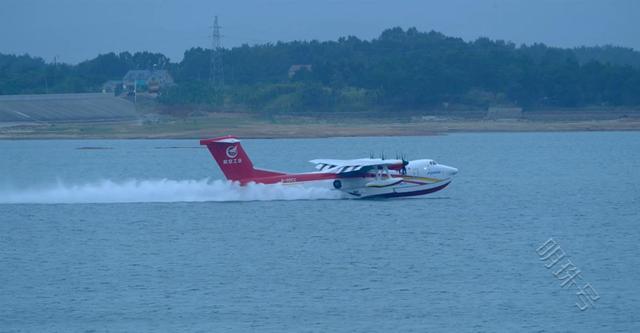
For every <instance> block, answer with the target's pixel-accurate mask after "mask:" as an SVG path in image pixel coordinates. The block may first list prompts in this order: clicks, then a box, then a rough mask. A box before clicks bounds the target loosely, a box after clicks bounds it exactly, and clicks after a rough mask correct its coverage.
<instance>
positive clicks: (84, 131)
mask: <svg viewBox="0 0 640 333" xmlns="http://www.w3.org/2000/svg"><path fill="white" fill-rule="evenodd" d="M220 120H221V119H218V118H208V119H205V120H202V119H185V120H181V121H173V122H167V123H161V124H140V123H68V124H60V123H58V124H21V125H16V126H6V127H0V140H22V139H24V140H27V139H32V140H53V139H78V140H84V139H200V138H205V137H214V136H222V135H228V134H232V135H236V136H239V137H242V138H247V139H267V138H273V139H275V138H330V137H364V136H429V135H444V134H449V133H500V132H603V131H640V118H635V117H633V118H623V119H611V120H581V121H568V120H565V121H561V120H555V121H549V120H544V121H540V120H447V121H418V122H415V121H414V122H412V121H398V120H389V119H385V120H381V119H378V120H377V121H372V120H371V119H347V120H345V121H344V122H340V123H336V122H322V121H318V120H314V121H309V120H308V119H307V120H304V119H297V120H298V121H297V122H295V121H294V122H270V121H265V120H256V119H244V118H239V119H234V120H233V121H228V119H227V121H220ZM293 120H296V119H293Z"/></svg>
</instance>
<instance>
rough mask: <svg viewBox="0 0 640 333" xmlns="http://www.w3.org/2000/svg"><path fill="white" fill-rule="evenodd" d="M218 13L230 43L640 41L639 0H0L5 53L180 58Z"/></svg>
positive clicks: (639, 44)
mask: <svg viewBox="0 0 640 333" xmlns="http://www.w3.org/2000/svg"><path fill="white" fill-rule="evenodd" d="M214 15H218V16H219V20H220V24H221V26H222V28H223V30H222V33H223V35H224V38H223V44H224V46H225V47H230V46H237V45H241V44H243V43H249V44H255V43H265V42H275V41H278V40H282V41H289V40H310V39H319V40H328V39H336V38H338V37H340V36H347V35H355V36H357V37H360V38H366V39H370V38H373V37H376V36H378V35H379V34H380V32H381V31H382V30H384V29H386V28H389V27H393V26H401V27H403V28H408V27H412V26H415V27H417V28H418V29H419V30H421V31H429V30H436V31H440V32H443V33H444V34H446V35H449V36H456V37H462V38H464V39H465V40H470V39H475V38H477V37H480V36H485V37H489V38H492V39H505V40H509V41H513V42H515V43H517V44H520V43H533V42H543V43H545V44H548V45H553V46H564V47H570V46H579V45H603V44H614V45H620V46H627V47H632V48H635V49H636V50H640V0H440V1H431V0H395V1H394V0H351V1H338V0H325V1H320V0H316V1H307V0H297V1H296V0H268V1H267V0H264V1H259V0H235V1H215V0H184V1H180V0H154V1H152V0H0V53H18V54H23V53H29V54H31V55H35V56H40V57H43V58H45V60H47V61H52V59H53V57H54V56H58V58H59V59H61V60H62V61H64V62H70V63H76V62H79V61H82V60H86V59H90V58H93V57H95V56H96V55H98V54H100V53H106V52H110V51H116V52H120V51H132V52H133V51H142V50H147V51H154V52H162V53H164V54H165V55H167V56H169V57H170V58H171V59H172V61H180V60H181V59H182V54H183V52H184V51H185V50H186V49H188V48H190V47H193V46H205V47H207V46H208V45H209V44H210V40H209V36H210V35H211V33H210V27H211V25H212V21H213V16H214Z"/></svg>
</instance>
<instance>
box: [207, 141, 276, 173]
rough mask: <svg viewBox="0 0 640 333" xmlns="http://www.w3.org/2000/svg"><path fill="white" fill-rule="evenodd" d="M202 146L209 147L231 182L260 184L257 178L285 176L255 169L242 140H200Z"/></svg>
mask: <svg viewBox="0 0 640 333" xmlns="http://www.w3.org/2000/svg"><path fill="white" fill-rule="evenodd" d="M200 144H201V145H206V146H207V148H208V149H209V151H210V152H211V155H213V158H214V159H215V160H216V162H217V163H218V165H219V166H220V169H222V172H223V173H224V175H225V177H227V179H229V180H234V181H240V182H242V183H246V182H249V181H256V182H260V181H257V180H256V178H259V177H269V176H278V175H283V174H282V173H278V172H271V171H266V170H260V169H255V168H254V167H253V163H251V160H250V159H249V156H248V155H247V153H246V152H245V151H244V149H242V146H241V145H240V140H238V139H237V138H236V137H234V136H230V135H229V136H223V137H219V138H213V139H206V140H200Z"/></svg>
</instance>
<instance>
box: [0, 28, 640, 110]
mask: <svg viewBox="0 0 640 333" xmlns="http://www.w3.org/2000/svg"><path fill="white" fill-rule="evenodd" d="M639 59H640V53H639V52H637V51H634V50H632V49H626V48H619V47H583V48H576V49H562V48H554V47H548V46H545V45H543V44H534V45H522V46H516V45H515V44H513V43H509V42H504V41H494V40H490V39H487V38H480V39H477V40H474V41H469V42H466V41H464V40H462V39H460V38H453V37H447V36H445V35H443V34H441V33H438V32H433V31H432V32H419V31H417V30H416V29H414V28H411V29H408V30H403V29H401V28H393V29H389V30H385V31H384V32H382V34H381V35H380V36H379V37H378V38H375V39H373V40H361V39H358V38H356V37H346V38H340V39H339V40H337V41H325V42H319V41H309V42H307V41H305V42H300V41H295V42H286V43H284V42H278V43H275V44H263V45H253V46H249V45H243V46H241V47H235V48H231V49H225V50H224V54H223V63H224V80H225V89H224V92H219V91H215V90H214V89H213V88H211V86H210V85H209V84H208V81H207V80H208V78H209V69H210V63H209V60H210V51H209V50H206V49H202V48H192V49H190V50H187V51H186V52H185V54H184V58H183V60H182V61H181V62H179V63H172V62H170V61H169V59H167V58H166V57H165V56H164V55H162V54H157V53H148V52H142V53H136V54H130V53H128V52H124V53H120V54H115V53H109V54H103V55H100V56H98V57H96V58H95V59H92V60H88V61H85V62H82V63H80V64H77V65H67V64H52V63H45V62H44V61H43V60H42V59H40V58H33V57H30V56H26V55H25V56H14V55H0V94H22V93H44V92H86V91H96V90H99V89H100V86H101V85H102V83H104V82H105V81H107V80H114V79H115V80H117V79H121V78H122V76H123V75H124V74H125V73H126V71H127V70H129V69H151V68H153V67H154V65H155V67H156V68H165V69H168V70H169V71H170V73H171V74H172V75H173V77H174V78H175V80H176V83H177V86H175V87H173V88H171V89H168V90H166V91H164V92H163V94H162V96H161V98H160V100H161V101H162V102H164V103H167V104H212V105H220V104H222V98H224V104H225V105H241V106H246V107H248V108H252V109H256V110H263V111H273V112H296V111H305V110H317V111H321V110H329V109H331V110H342V109H348V110H359V109H376V108H385V109H391V108H395V109H400V110H401V109H428V108H442V107H456V106H463V107H486V106H489V105H518V106H523V107H525V108H539V107H582V106H593V105H598V106H603V105H604V106H638V105H640V68H639V66H640V60H639ZM295 64H299V65H311V70H310V71H307V70H304V69H301V70H299V71H298V72H296V74H295V75H294V76H293V77H289V69H290V67H291V66H292V65H295ZM634 66H635V67H634ZM222 96H224V97H222Z"/></svg>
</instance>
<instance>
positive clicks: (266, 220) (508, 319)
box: [0, 132, 640, 332]
mask: <svg viewBox="0 0 640 333" xmlns="http://www.w3.org/2000/svg"><path fill="white" fill-rule="evenodd" d="M243 145H244V147H245V149H246V150H247V151H248V153H249V156H250V157H251V158H252V160H253V161H254V164H256V165H258V166H261V167H265V168H269V169H285V170H291V171H309V170H312V167H313V166H312V165H311V164H309V163H308V162H307V161H308V160H310V159H313V158H356V157H368V156H369V154H370V153H376V154H379V153H380V152H384V153H385V154H386V155H387V156H394V155H395V154H396V153H404V154H406V155H408V157H409V158H410V159H417V158H433V159H435V160H437V161H438V162H441V163H443V164H447V165H451V166H455V167H457V168H458V169H459V170H460V173H459V174H458V176H457V178H456V179H455V180H454V181H453V183H452V184H451V185H450V186H449V187H448V188H447V189H445V190H443V191H441V192H437V193H434V194H431V195H428V196H425V197H420V198H413V199H393V200H375V201H374V200H336V199H334V198H335V193H333V192H331V191H308V190H301V189H295V188H293V189H287V188H280V187H276V188H267V187H261V186H255V187H251V188H238V187H236V186H233V185H229V184H227V183H226V182H223V181H220V180H218V179H220V178H222V174H221V173H220V171H219V169H218V167H217V166H216V165H215V163H214V162H213V159H212V158H211V156H210V155H209V153H208V151H206V149H204V148H199V147H198V142H197V141H196V140H138V141H136V140H132V141H128V140H121V141H108V140H106V141H103V140H83V141H64V140H53V141H0V156H1V158H0V331H3V332H5V331H21V332H45V331H60V332H76V331H81V332H85V331H93V332H103V331H111V332H113V331H129V332H131V331H137V332H140V331H154V332H155V331H180V332H183V331H184V332H186V331H201V332H212V331H260V332H263V331H296V332H300V331H361V332H374V331H377V332H390V331H416V332H425V331H454V332H475V331H508V332H513V331H531V332H538V331H545V332H556V331H563V332H564V331H567V332H573V331H592V332H595V331H602V332H630V331H636V332H637V331H640V286H639V285H638V281H640V242H639V241H640V224H639V223H640V133H631V132H629V133H622V132H620V133H519V134H518V133H504V134H499V133H496V134H486V133H484V134H455V135H448V136H435V137H402V138H401V137H389V138H334V139H296V140H244V141H243ZM83 147H84V148H86V147H94V148H95V147H99V148H109V149H78V148H83ZM550 238H551V239H552V240H553V242H554V243H551V242H548V243H546V244H547V245H549V246H551V245H554V244H555V249H556V250H554V252H553V253H552V252H551V251H546V250H547V249H548V247H545V246H543V245H544V244H545V242H547V241H548V240H549V239H550ZM557 249H561V250H562V251H564V253H566V256H565V257H562V260H561V261H560V260H559V261H558V263H557V264H556V265H554V266H552V267H551V268H549V269H548V268H546V267H545V265H548V264H550V263H551V261H550V260H552V259H553V258H555V257H557V256H556V255H558V254H559V253H561V251H558V250H557ZM554 253H555V255H552V254H554ZM545 258H546V259H547V260H545ZM569 260H570V261H569ZM569 264H572V265H573V266H567V267H568V269H567V270H566V271H565V273H566V272H571V271H573V272H574V273H575V272H576V270H579V271H580V273H579V275H578V276H577V277H576V278H575V279H573V280H571V279H560V278H558V277H556V276H554V271H557V270H558V269H560V268H561V267H562V266H563V265H569ZM561 273H563V272H560V274H558V275H560V276H563V274H561ZM566 281H573V282H575V285H573V284H571V283H569V284H567V285H565V286H564V287H563V286H562V284H563V283H564V282H566ZM585 285H586V286H587V289H584V288H583V290H587V291H588V292H587V293H583V294H581V295H578V294H577V293H578V292H579V289H578V288H579V287H580V288H582V287H584V286H585ZM585 295H586V296H585ZM586 300H588V301H591V302H593V303H592V304H591V303H589V302H585V301H586ZM577 304H578V305H577ZM582 304H589V305H588V306H586V309H585V310H582V311H581V310H580V309H579V305H582Z"/></svg>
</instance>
